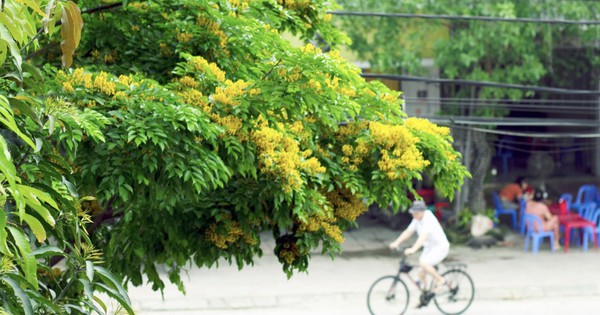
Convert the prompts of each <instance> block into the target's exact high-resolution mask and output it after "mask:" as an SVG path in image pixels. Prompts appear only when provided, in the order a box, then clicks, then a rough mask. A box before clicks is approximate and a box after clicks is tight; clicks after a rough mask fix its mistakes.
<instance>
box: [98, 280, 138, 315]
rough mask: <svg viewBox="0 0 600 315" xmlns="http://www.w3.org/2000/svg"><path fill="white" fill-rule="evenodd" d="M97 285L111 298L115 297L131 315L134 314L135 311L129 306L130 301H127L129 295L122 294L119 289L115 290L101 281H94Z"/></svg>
mask: <svg viewBox="0 0 600 315" xmlns="http://www.w3.org/2000/svg"><path fill="white" fill-rule="evenodd" d="M96 285H97V286H99V287H101V288H102V289H104V291H105V292H106V293H107V294H108V295H109V296H110V297H112V298H114V299H116V300H117V301H118V302H119V304H120V305H121V306H122V307H123V308H124V309H125V310H126V311H127V313H129V314H131V315H135V312H134V311H133V309H132V308H131V305H130V304H131V302H129V297H128V296H127V295H122V294H121V292H119V290H115V289H113V288H111V287H109V286H107V285H105V284H103V283H96Z"/></svg>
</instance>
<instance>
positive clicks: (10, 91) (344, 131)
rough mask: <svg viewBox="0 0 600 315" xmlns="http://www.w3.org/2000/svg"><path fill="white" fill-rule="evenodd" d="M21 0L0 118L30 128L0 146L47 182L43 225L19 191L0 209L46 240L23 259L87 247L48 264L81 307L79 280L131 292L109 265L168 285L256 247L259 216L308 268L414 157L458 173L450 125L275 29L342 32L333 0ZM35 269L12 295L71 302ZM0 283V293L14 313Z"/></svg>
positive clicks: (452, 179)
mask: <svg viewBox="0 0 600 315" xmlns="http://www.w3.org/2000/svg"><path fill="white" fill-rule="evenodd" d="M7 1H9V2H7V3H10V4H11V5H16V4H15V3H13V2H10V1H11V0H7ZM26 9H27V10H21V11H19V14H14V15H13V16H12V17H11V18H13V20H14V21H18V22H19V23H25V24H27V25H29V26H30V27H29V28H28V29H29V33H28V34H27V36H21V37H19V36H17V35H15V34H17V33H9V35H6V34H5V33H2V35H3V36H4V37H3V39H4V38H9V39H12V40H13V42H14V45H15V46H16V49H11V50H10V56H11V57H12V58H13V61H14V62H13V63H12V64H11V63H5V64H4V65H3V68H2V73H4V78H5V79H4V81H3V83H4V86H5V87H6V88H5V89H3V90H2V91H1V94H2V95H4V96H5V97H6V99H7V102H5V103H6V106H5V107H6V108H7V109H10V110H12V111H13V114H11V115H9V116H11V117H14V121H15V122H14V127H11V126H12V125H11V124H10V122H9V123H4V122H3V123H4V125H6V126H7V128H10V130H11V131H12V132H13V133H15V134H17V135H23V136H21V137H20V138H21V139H25V140H23V141H27V139H28V138H29V139H35V140H30V141H27V143H28V147H27V146H25V145H23V144H21V143H20V142H19V141H16V140H15V141H12V142H11V143H9V144H7V149H6V150H5V152H6V154H8V152H10V153H12V154H15V152H18V156H19V162H18V163H14V164H13V165H14V169H15V172H14V173H15V174H16V175H15V177H18V178H21V179H20V180H21V181H25V180H27V181H28V182H31V183H32V185H33V186H35V187H40V189H42V188H43V191H44V192H46V193H47V196H46V195H43V196H44V197H38V199H36V200H41V202H40V204H43V205H45V206H46V208H50V210H48V211H50V217H48V216H46V217H42V218H47V220H46V221H48V222H47V223H43V222H42V223H41V224H42V227H43V230H44V231H46V233H52V238H51V239H50V238H48V237H46V238H42V237H38V239H37V242H34V240H33V239H31V238H30V233H31V232H30V231H33V233H34V235H36V236H38V235H40V234H41V230H40V229H38V228H37V225H36V223H35V222H34V223H33V224H31V223H30V222H33V221H31V220H30V221H25V222H22V221H19V220H18V219H16V217H15V215H20V214H21V213H22V211H21V212H19V211H17V210H15V208H11V207H10V206H8V205H10V204H12V203H17V202H18V198H19V194H18V193H8V194H6V198H5V199H6V201H5V202H4V206H3V210H4V212H5V213H6V214H7V218H8V219H7V220H8V221H7V222H9V223H10V225H15V226H19V227H20V228H21V229H22V231H23V235H24V236H23V239H24V240H26V241H31V246H30V247H28V248H30V249H31V250H32V251H36V250H39V249H43V248H45V247H46V246H50V245H52V246H55V247H57V248H58V249H55V250H54V251H44V253H46V256H48V259H47V260H45V261H44V263H38V267H40V266H41V267H44V268H46V269H49V268H51V267H52V266H53V265H54V264H55V263H56V262H58V261H59V260H60V259H62V257H63V256H67V258H69V259H75V258H78V257H79V256H83V257H85V259H79V260H78V261H83V262H84V263H83V265H81V264H76V263H69V261H70V260H69V261H68V262H67V264H66V267H64V268H65V269H61V270H68V272H67V271H61V274H64V278H61V279H65V281H67V282H69V281H74V280H73V279H77V280H78V281H79V282H78V283H79V284H78V285H76V286H72V285H71V286H68V287H67V288H68V290H66V289H65V290H64V293H62V294H60V298H61V299H62V298H68V299H69V301H72V302H73V303H72V304H74V305H77V306H78V307H81V308H82V309H81V310H80V311H81V312H82V313H85V312H86V311H89V310H90V309H91V308H92V307H93V306H94V305H93V304H91V301H92V300H91V299H90V300H86V298H90V297H92V295H93V289H94V288H97V289H98V290H104V291H108V293H109V294H110V295H111V296H112V297H114V298H116V299H117V301H118V302H120V303H121V304H123V306H124V307H125V308H128V307H129V306H128V301H127V298H126V294H124V290H122V288H121V287H120V285H119V284H120V282H121V279H122V280H123V281H124V282H131V283H133V284H134V285H139V284H141V283H142V275H143V274H145V275H146V276H147V277H148V279H149V281H150V282H152V283H153V287H154V288H155V289H162V288H163V287H164V283H163V279H161V278H160V276H159V274H158V272H157V269H156V266H157V265H158V264H164V265H165V266H167V268H168V269H169V275H168V276H169V280H170V281H171V282H173V283H175V284H177V285H178V286H179V287H180V288H181V289H182V290H183V289H184V288H183V287H182V286H181V281H180V278H179V273H180V268H181V267H182V266H184V265H186V264H187V263H189V262H190V261H193V262H194V263H195V264H196V265H197V266H201V267H202V266H212V265H214V264H216V263H218V261H219V260H220V259H225V260H227V261H229V262H234V261H235V263H237V264H238V266H239V267H240V268H241V267H243V266H244V265H246V264H249V263H252V261H253V259H255V257H256V256H260V255H261V254H262V252H261V249H260V235H261V233H263V232H266V231H270V232H272V233H273V234H274V236H275V238H276V243H277V246H276V248H275V253H276V255H277V256H278V257H279V259H280V261H281V263H282V266H283V269H284V271H286V272H287V273H288V274H289V275H291V274H292V272H293V271H295V270H301V271H302V270H305V269H306V268H307V266H308V261H309V258H310V252H311V250H312V249H315V248H317V247H319V246H321V248H322V249H323V253H329V254H331V255H333V254H335V253H337V252H338V251H339V250H340V243H341V242H343V236H342V231H343V230H344V229H346V228H347V227H349V226H352V225H355V219H356V217H357V216H359V215H360V214H361V213H362V212H364V211H365V210H366V204H365V201H366V203H371V202H379V203H386V204H387V203H390V202H391V203H393V204H394V206H395V207H396V208H397V207H399V206H400V205H405V204H407V203H408V202H409V199H408V197H407V194H408V193H410V192H412V193H414V191H412V181H413V180H415V179H417V180H418V179H420V178H421V176H422V174H423V173H427V174H429V175H431V176H432V177H433V178H434V180H435V181H436V183H437V184H438V186H439V187H444V189H442V190H441V192H442V193H443V194H445V195H447V196H451V195H452V193H453V191H454V190H455V189H457V188H458V187H459V186H460V185H461V184H462V181H463V178H464V176H466V175H467V172H466V171H465V168H464V167H463V166H462V165H461V163H460V159H459V158H460V156H459V154H458V153H456V152H455V151H454V150H453V149H452V146H451V142H452V138H451V137H450V135H449V129H447V128H444V127H438V126H436V125H434V124H431V123H430V122H428V121H426V120H421V119H414V118H412V119H406V117H405V115H404V113H403V112H402V111H401V101H400V99H399V93H398V92H395V91H390V90H389V89H387V88H386V87H385V86H383V85H382V84H380V83H377V82H373V83H367V82H365V81H364V80H363V79H362V78H361V77H360V70H359V69H358V68H356V67H355V66H353V65H352V64H350V63H348V62H346V61H344V60H342V59H341V58H340V57H339V54H338V53H337V52H336V51H335V50H333V51H331V52H329V53H322V51H321V49H319V48H318V47H314V46H312V45H305V46H303V47H294V46H292V45H291V44H290V43H289V42H288V41H287V40H285V39H284V38H283V37H282V35H281V34H282V32H284V31H288V32H291V33H293V34H296V35H298V36H299V37H301V38H303V39H311V38H313V37H314V36H315V34H317V33H318V34H319V36H321V37H322V38H323V39H324V40H325V41H326V42H327V43H330V44H331V45H332V46H333V47H335V44H336V43H343V42H345V41H346V37H345V36H344V35H343V34H342V33H340V32H339V31H337V30H336V29H335V28H333V26H332V25H331V24H330V19H331V16H329V15H328V14H326V12H327V11H328V10H331V9H335V7H333V6H332V4H331V3H330V2H326V1H312V2H308V1H294V2H291V1H285V2H283V1H282V2H277V1H263V2H245V1H191V0H176V1H175V0H174V1H147V2H128V3H127V4H126V5H124V4H123V3H120V2H114V3H106V2H100V1H82V2H78V3H77V5H75V3H73V2H65V3H63V2H60V3H59V2H53V1H51V2H49V3H48V4H47V5H46V7H45V10H41V9H40V8H36V7H35V6H33V7H32V6H30V7H27V8H26ZM79 9H81V11H82V12H84V14H83V15H82V19H80V18H79V15H78V12H79ZM38 11H39V12H38ZM15 12H16V11H15ZM59 19H60V20H61V26H60V27H55V28H53V27H52V25H54V24H53V23H54V22H56V21H58V20H59ZM82 22H83V23H82ZM82 24H83V25H84V27H83V29H82V28H81V26H82ZM44 26H47V31H46V29H45V28H44ZM36 29H39V30H40V31H39V33H36V32H35V30H36ZM36 34H39V35H36ZM31 39H35V40H33V41H31V44H28V43H29V41H30V40H31ZM59 42H60V43H61V44H60V45H58V44H57V43H59ZM77 47H78V48H77ZM75 48H77V49H75ZM19 50H20V51H19ZM21 54H23V55H26V56H29V59H30V60H31V61H30V63H23V62H22V60H21V59H20V58H21V57H20V55H21ZM0 56H2V54H0ZM70 64H73V65H76V66H77V67H74V68H66V67H69V65H70ZM61 65H62V67H63V69H62V70H59V69H57V68H56V67H60V66H61ZM65 66H66V67H65ZM40 69H41V71H40ZM9 105H10V106H9ZM7 143H8V142H7ZM6 165H8V166H7V167H9V168H10V163H9V164H6ZM3 166H4V165H3ZM10 170H12V169H10ZM3 172H4V170H3ZM5 176H6V175H5ZM15 181H17V180H15ZM9 183H12V182H10V181H9ZM11 185H12V184H11ZM40 195H41V193H40ZM59 202H60V203H59ZM55 204H56V206H54V205H55ZM27 206H28V207H29V208H27ZM36 206H37V205H30V204H26V206H22V207H21V208H18V207H17V208H18V209H30V208H31V210H36V211H41V209H40V207H36ZM25 213H27V211H26V212H25ZM44 213H45V212H44ZM67 213H69V214H67ZM51 218H54V221H53V222H52V220H50V219H51ZM38 221H39V220H38ZM40 222H41V221H40ZM0 227H1V226H0ZM6 229H8V227H6ZM2 231H4V229H3V230H2ZM66 231H68V232H69V233H71V234H67V232H66ZM28 235H29V236H28ZM88 235H89V238H88ZM0 236H2V235H0ZM28 238H29V239H28ZM0 239H2V240H4V239H8V241H9V242H10V241H12V239H11V238H7V237H0ZM79 242H85V244H86V245H85V246H84V245H81V246H80V245H79ZM22 244H24V243H22ZM28 244H29V243H28ZM57 244H58V245H57ZM73 244H75V245H73ZM19 247H24V248H25V247H27V246H24V245H23V246H19ZM52 248H53V249H54V247H52ZM80 248H84V249H85V248H87V251H84V250H82V249H80ZM96 248H98V249H101V250H102V253H103V260H104V262H103V266H105V268H106V269H104V268H102V267H98V265H99V264H100V262H99V261H98V260H99V257H98V256H99V253H100V252H99V251H98V250H97V249H96ZM14 252H15V251H14V250H13V251H12V252H11V253H12V255H15V253H14ZM82 252H84V253H87V256H86V255H83V254H81V253H82ZM3 253H4V252H3ZM77 255H79V256H77ZM72 256H73V257H75V258H71V257H72ZM7 257H9V256H8V254H7ZM90 260H95V263H88V262H87V261H90ZM83 266H85V268H84V267H83ZM28 268H31V267H28ZM92 270H94V271H95V272H92ZM108 270H110V272H112V273H114V274H116V276H117V277H114V276H111V275H110V273H109V271H108ZM84 271H85V272H84ZM11 272H12V273H13V274H15V275H18V276H21V275H23V274H24V275H25V276H26V275H27V274H28V273H27V272H26V270H25V271H24V270H21V269H14V270H11V271H6V273H7V274H8V273H11ZM29 274H31V272H29ZM3 275H4V274H3ZM95 275H98V277H96V276H95ZM86 278H87V282H86V281H84V280H85V279H86ZM40 279H41V278H40V277H38V280H39V281H40V282H41V283H43V285H42V287H43V289H40V290H38V288H36V287H32V288H30V290H28V291H27V294H26V295H27V298H26V297H23V298H21V301H26V300H29V301H31V300H35V299H36V298H37V297H39V296H41V298H39V299H40V300H43V301H44V302H45V303H44V304H43V305H37V304H36V305H35V306H32V308H33V309H35V311H36V312H37V313H42V311H56V310H55V309H54V308H52V307H55V308H61V307H62V310H63V311H64V310H66V309H67V308H69V309H71V308H74V306H68V307H67V306H62V304H58V303H60V301H56V299H55V298H54V296H55V295H53V293H52V292H51V291H49V290H46V287H50V286H51V284H54V282H52V283H49V284H46V282H45V281H53V280H40ZM82 279H83V280H82ZM117 279H118V280H117ZM94 280H95V282H92V281H94ZM30 282H31V283H33V281H30ZM90 283H91V284H92V286H91V287H90ZM59 287H60V286H59ZM40 292H41V293H40ZM14 296H16V297H22V295H21V294H15V295H14ZM14 296H11V295H6V301H8V302H6V301H5V302H4V304H2V307H4V308H5V309H8V307H9V305H10V307H11V310H12V311H11V313H20V311H18V310H17V309H18V307H19V305H20V304H19V303H17V302H14V301H13V300H15V297H14ZM9 302H10V303H9ZM13 302H14V303H13ZM11 303H12V304H11ZM21 303H22V304H23V305H24V304H25V302H21ZM96 311H98V312H100V311H101V310H96ZM24 312H25V313H27V311H24Z"/></svg>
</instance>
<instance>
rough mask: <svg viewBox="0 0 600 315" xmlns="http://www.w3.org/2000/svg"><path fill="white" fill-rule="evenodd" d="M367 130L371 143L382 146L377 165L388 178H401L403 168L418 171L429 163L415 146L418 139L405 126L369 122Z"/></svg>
mask: <svg viewBox="0 0 600 315" xmlns="http://www.w3.org/2000/svg"><path fill="white" fill-rule="evenodd" d="M369 130H370V132H371V139H372V141H373V143H374V144H375V145H377V146H379V147H381V148H382V150H381V158H380V160H379V162H378V163H377V165H378V167H379V169H380V170H382V171H384V172H386V174H387V176H388V177H389V178H390V179H397V178H401V177H402V176H403V175H402V173H401V172H400V170H401V169H403V168H404V169H407V170H411V171H418V170H421V169H423V168H424V167H426V166H427V165H429V164H430V162H429V161H427V160H425V159H424V158H423V155H422V154H421V152H420V151H419V150H418V149H417V147H416V144H417V143H418V141H419V139H418V138H417V137H415V136H413V135H412V134H411V132H410V131H409V130H408V129H407V128H406V127H405V126H397V125H394V126H391V125H386V124H382V123H379V122H371V123H369Z"/></svg>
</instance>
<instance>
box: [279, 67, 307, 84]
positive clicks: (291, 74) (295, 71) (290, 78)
mask: <svg viewBox="0 0 600 315" xmlns="http://www.w3.org/2000/svg"><path fill="white" fill-rule="evenodd" d="M277 75H278V76H279V77H281V78H283V80H285V81H286V82H296V81H298V80H300V79H301V78H302V70H300V68H298V67H294V68H292V69H291V70H289V71H288V70H287V69H286V68H279V69H277Z"/></svg>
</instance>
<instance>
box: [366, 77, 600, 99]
mask: <svg viewBox="0 0 600 315" xmlns="http://www.w3.org/2000/svg"><path fill="white" fill-rule="evenodd" d="M361 75H362V77H364V78H374V79H388V80H395V81H419V82H427V83H453V84H459V85H470V86H480V87H495V88H504V89H515V90H525V91H534V92H546V93H553V94H568V95H586V96H600V91H594V90H573V89H562V88H553V87H544V86H533V85H522V84H510V83H498V82H489V81H473V80H457V79H441V78H425V77H418V76H410V75H398V74H387V73H363V74H361Z"/></svg>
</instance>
